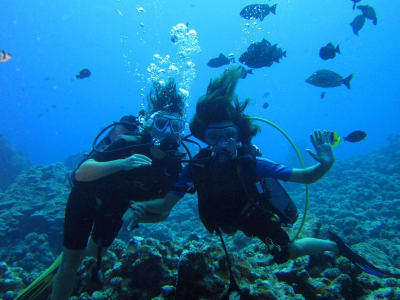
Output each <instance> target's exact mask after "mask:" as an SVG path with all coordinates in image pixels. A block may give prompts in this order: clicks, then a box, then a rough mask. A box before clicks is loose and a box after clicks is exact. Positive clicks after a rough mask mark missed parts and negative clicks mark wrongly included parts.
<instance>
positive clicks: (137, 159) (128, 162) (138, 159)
mask: <svg viewBox="0 0 400 300" xmlns="http://www.w3.org/2000/svg"><path fill="white" fill-rule="evenodd" d="M151 163H152V161H151V159H150V158H149V157H147V156H146V155H143V154H133V155H131V156H129V157H127V158H124V159H121V160H120V161H119V167H120V169H121V171H129V170H132V169H135V168H140V167H146V166H151Z"/></svg>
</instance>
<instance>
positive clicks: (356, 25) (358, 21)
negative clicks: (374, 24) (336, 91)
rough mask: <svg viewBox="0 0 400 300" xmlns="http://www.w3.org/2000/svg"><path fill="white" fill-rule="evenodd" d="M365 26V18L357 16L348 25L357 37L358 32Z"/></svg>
mask: <svg viewBox="0 0 400 300" xmlns="http://www.w3.org/2000/svg"><path fill="white" fill-rule="evenodd" d="M364 24H365V16H364V15H358V16H357V17H355V18H354V20H353V22H351V23H350V26H351V28H353V32H354V34H355V35H358V32H359V31H360V30H361V28H363V26H364Z"/></svg>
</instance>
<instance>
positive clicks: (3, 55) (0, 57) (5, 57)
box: [0, 50, 12, 63]
mask: <svg viewBox="0 0 400 300" xmlns="http://www.w3.org/2000/svg"><path fill="white" fill-rule="evenodd" d="M11 58H12V55H11V54H10V53H8V52H6V51H4V50H0V63H6V62H8V61H9V60H10V59H11Z"/></svg>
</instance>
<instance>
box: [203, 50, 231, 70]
mask: <svg viewBox="0 0 400 300" xmlns="http://www.w3.org/2000/svg"><path fill="white" fill-rule="evenodd" d="M230 63H231V60H230V59H229V58H227V57H226V56H225V55H224V54H222V53H220V54H219V56H218V57H216V58H212V59H210V60H209V61H208V63H207V66H209V67H211V68H218V67H222V66H224V65H229V64H230Z"/></svg>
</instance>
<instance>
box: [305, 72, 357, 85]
mask: <svg viewBox="0 0 400 300" xmlns="http://www.w3.org/2000/svg"><path fill="white" fill-rule="evenodd" d="M352 78H353V74H351V75H349V76H347V77H346V78H343V77H342V76H340V75H339V74H338V73H335V72H333V71H331V70H318V71H316V72H314V73H313V74H312V75H311V76H310V77H308V78H307V79H306V82H307V83H309V84H311V85H315V86H318V87H323V88H330V87H337V86H340V85H342V84H344V85H345V86H346V87H347V88H348V89H350V80H351V79H352Z"/></svg>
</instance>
